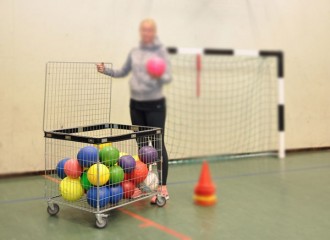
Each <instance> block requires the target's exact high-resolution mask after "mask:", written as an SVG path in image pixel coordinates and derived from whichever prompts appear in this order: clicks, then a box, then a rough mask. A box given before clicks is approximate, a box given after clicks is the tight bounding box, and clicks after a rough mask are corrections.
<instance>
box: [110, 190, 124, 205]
mask: <svg viewBox="0 0 330 240" xmlns="http://www.w3.org/2000/svg"><path fill="white" fill-rule="evenodd" d="M109 190H110V203H112V204H117V203H118V202H119V201H120V200H121V199H123V188H122V186H120V185H116V186H113V187H109Z"/></svg>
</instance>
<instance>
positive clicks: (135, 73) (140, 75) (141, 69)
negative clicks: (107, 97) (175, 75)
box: [105, 39, 171, 101]
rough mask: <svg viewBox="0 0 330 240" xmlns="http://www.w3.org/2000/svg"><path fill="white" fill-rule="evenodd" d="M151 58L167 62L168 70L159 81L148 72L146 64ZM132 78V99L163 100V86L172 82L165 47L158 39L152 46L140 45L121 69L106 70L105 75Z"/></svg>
mask: <svg viewBox="0 0 330 240" xmlns="http://www.w3.org/2000/svg"><path fill="white" fill-rule="evenodd" d="M151 57H159V58H162V59H164V60H165V62H166V70H165V72H164V74H163V75H162V76H161V77H160V78H159V79H154V78H152V77H151V76H150V75H149V74H148V73H147V71H146V67H145V66H146V62H147V61H148V59H150V58H151ZM130 72H132V76H131V78H130V83H129V84H130V90H131V98H132V99H134V100H136V101H153V100H159V99H161V98H163V97H164V96H163V93H162V87H163V84H165V83H169V82H170V81H171V70H170V64H169V60H168V55H167V52H166V49H165V47H164V46H163V45H162V44H161V43H160V42H159V41H158V39H156V40H155V41H154V43H153V44H151V45H143V44H140V46H139V47H136V48H133V49H132V50H131V52H130V53H129V55H128V57H127V59H126V62H125V64H124V66H123V67H122V68H121V69H110V68H106V69H105V74H106V75H109V76H111V77H114V78H120V77H125V76H127V75H128V74H129V73H130Z"/></svg>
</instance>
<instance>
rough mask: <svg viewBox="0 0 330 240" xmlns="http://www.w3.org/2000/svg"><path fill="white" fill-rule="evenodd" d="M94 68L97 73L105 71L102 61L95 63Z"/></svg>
mask: <svg viewBox="0 0 330 240" xmlns="http://www.w3.org/2000/svg"><path fill="white" fill-rule="evenodd" d="M96 68H97V71H98V72H99V73H104V72H105V66H104V63H99V64H96Z"/></svg>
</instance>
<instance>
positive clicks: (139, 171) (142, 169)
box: [132, 161, 148, 184]
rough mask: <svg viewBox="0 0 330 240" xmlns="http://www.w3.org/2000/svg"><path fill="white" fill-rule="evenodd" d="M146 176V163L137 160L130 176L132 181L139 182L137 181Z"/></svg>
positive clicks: (142, 179)
mask: <svg viewBox="0 0 330 240" xmlns="http://www.w3.org/2000/svg"><path fill="white" fill-rule="evenodd" d="M147 176H148V166H147V164H144V163H143V162H141V161H137V162H136V166H135V169H134V171H133V172H132V177H133V179H132V181H133V182H134V183H135V184H139V183H141V182H143V181H144V179H146V177H147Z"/></svg>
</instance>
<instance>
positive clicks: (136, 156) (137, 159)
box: [132, 154, 140, 161]
mask: <svg viewBox="0 0 330 240" xmlns="http://www.w3.org/2000/svg"><path fill="white" fill-rule="evenodd" d="M132 157H133V158H134V159H135V161H140V158H139V155H137V154H136V155H133V156H132Z"/></svg>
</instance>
